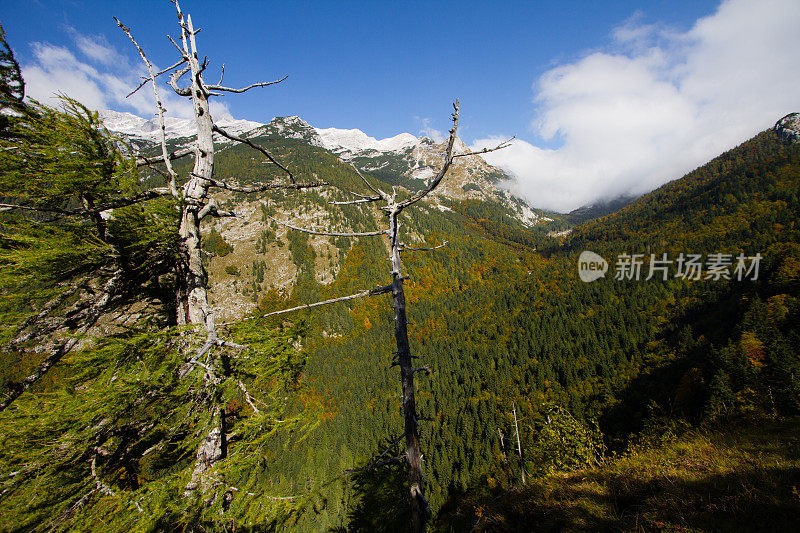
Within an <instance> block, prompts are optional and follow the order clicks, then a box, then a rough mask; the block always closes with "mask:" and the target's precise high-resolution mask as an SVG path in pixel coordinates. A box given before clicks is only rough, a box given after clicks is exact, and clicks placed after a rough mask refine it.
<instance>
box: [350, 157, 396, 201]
mask: <svg viewBox="0 0 800 533" xmlns="http://www.w3.org/2000/svg"><path fill="white" fill-rule="evenodd" d="M350 166H351V167H353V170H355V171H356V174H358V177H360V178H361V181H363V182H364V183H365V184H366V185H367V187H369V188H370V190H371V191H372V192H374V193H375V194H377V195H378V196H379V197H381V198H383V199H384V200H388V199H389V196H388V195H387V194H386V193H385V192H383V191H382V190H380V189H376V188H375V187H373V186H372V184H370V182H368V181H367V178H365V177H364V175H363V174H362V173H361V171H360V170H358V169H357V168H356V166H355V165H354V164H353V163H350ZM348 192H349V191H348ZM350 194H355V193H350ZM355 195H356V196H361V195H360V194H355ZM361 197H362V198H366V197H364V196H361Z"/></svg>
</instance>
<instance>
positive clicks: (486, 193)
mask: <svg viewBox="0 0 800 533" xmlns="http://www.w3.org/2000/svg"><path fill="white" fill-rule="evenodd" d="M100 115H101V117H102V118H103V122H104V124H105V126H106V128H108V129H109V130H110V131H113V132H116V133H119V134H122V135H124V136H125V137H127V138H128V139H129V140H130V141H131V142H132V144H133V146H134V149H135V150H146V149H147V146H148V145H149V143H156V142H158V136H159V126H158V121H157V119H155V118H153V119H150V120H147V119H144V118H141V117H138V116H136V115H134V114H132V113H123V112H119V111H102V112H101V113H100ZM217 124H219V126H220V127H222V128H224V129H225V130H227V131H229V132H231V133H233V134H235V135H241V136H244V137H247V138H256V137H270V136H280V137H283V138H289V139H297V140H300V141H304V142H306V143H308V144H309V145H311V146H315V147H319V148H324V149H326V150H328V151H330V152H332V153H334V154H336V155H337V156H338V157H339V158H340V159H342V160H343V161H345V162H348V163H351V164H353V165H355V166H356V167H357V168H358V169H359V170H361V171H362V172H367V173H369V174H372V175H374V176H376V177H378V178H379V179H381V180H383V181H385V182H387V183H390V184H392V185H396V186H399V187H403V188H406V189H409V190H412V189H419V188H421V187H424V185H425V184H426V183H427V181H428V180H430V179H432V178H433V177H434V175H435V173H436V169H438V168H440V167H441V163H442V160H443V158H444V152H445V145H444V143H441V144H437V143H436V142H434V141H433V140H431V139H430V138H428V137H419V138H418V137H415V136H414V135H411V134H410V133H400V134H398V135H395V136H394V137H389V138H386V139H375V138H374V137H370V136H368V135H367V134H366V133H364V132H363V131H361V130H358V129H340V128H315V127H313V126H311V125H310V124H309V123H308V122H306V121H304V120H303V119H301V118H300V117H298V116H288V117H275V118H274V119H272V120H271V121H270V122H269V124H262V123H259V122H253V121H250V120H243V119H234V118H233V117H224V118H222V119H220V120H218V121H217ZM193 131H194V120H193V119H180V118H174V117H167V119H166V134H167V140H168V141H170V143H172V144H174V146H176V147H182V146H187V145H188V143H189V142H190V141H191V137H192V132H193ZM214 141H215V142H217V143H220V144H227V143H231V142H232V141H230V140H228V139H226V138H224V137H222V136H220V135H218V134H215V135H214ZM455 150H456V153H464V152H467V151H469V148H468V147H467V146H466V144H464V142H463V141H462V140H461V139H457V142H456V146H455ZM515 181H516V180H515V179H514V178H513V177H511V176H509V175H508V174H506V173H505V172H504V171H502V170H500V169H499V168H496V167H493V166H491V165H490V164H488V163H487V162H486V161H485V160H484V159H483V158H482V157H480V156H477V155H474V156H468V157H462V158H458V159H456V161H455V162H454V164H453V166H452V167H451V169H450V171H449V173H448V177H447V180H446V181H445V182H444V183H442V185H441V186H440V187H439V188H438V189H437V191H436V194H435V197H436V198H439V199H451V200H491V201H494V202H499V203H501V204H503V205H504V206H505V207H506V208H508V209H509V210H510V211H511V212H512V213H513V214H514V216H515V217H516V218H517V219H518V220H520V222H522V223H523V224H526V225H529V226H532V225H534V224H536V223H537V222H539V221H540V216H539V215H538V214H537V213H535V212H534V211H533V210H532V209H531V208H530V206H529V205H528V204H527V203H526V202H525V201H523V200H522V199H521V198H519V197H517V196H515V195H514V194H512V192H511V191H513V189H514V183H515ZM440 209H446V207H444V206H440Z"/></svg>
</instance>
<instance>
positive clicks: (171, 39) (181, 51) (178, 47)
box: [167, 35, 186, 59]
mask: <svg viewBox="0 0 800 533" xmlns="http://www.w3.org/2000/svg"><path fill="white" fill-rule="evenodd" d="M167 39H169V42H171V43H172V44H173V45H175V48H176V49H177V50H178V53H179V54H180V55H181V56H183V57H184V59H186V56H184V53H183V50H181V47H180V46H178V43H176V42H175V39H173V38H172V37H171V36H170V35H167Z"/></svg>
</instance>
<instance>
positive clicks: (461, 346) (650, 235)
mask: <svg viewBox="0 0 800 533" xmlns="http://www.w3.org/2000/svg"><path fill="white" fill-rule="evenodd" d="M798 158H800V154H799V153H798V148H797V146H796V145H786V144H784V143H782V142H781V141H779V140H778V139H777V137H776V136H775V135H774V134H773V133H772V132H765V133H762V134H760V135H758V136H757V137H756V138H754V139H753V140H751V141H748V142H747V143H745V144H744V145H742V146H741V147H738V148H736V149H734V150H732V151H730V152H728V153H726V154H724V155H723V156H721V157H720V158H719V159H717V160H715V161H713V162H711V163H710V164H709V165H706V166H704V167H702V168H701V169H698V170H697V171H695V172H693V173H691V174H690V175H688V176H687V177H686V178H684V179H682V180H677V181H675V182H672V183H670V184H668V185H666V186H664V187H662V188H661V189H659V190H658V191H656V192H654V193H653V194H651V195H648V196H646V197H644V198H642V199H640V200H638V201H636V202H634V203H633V204H632V205H630V206H628V207H627V208H625V209H623V210H622V211H620V212H619V213H617V214H614V215H610V216H607V217H605V218H603V219H601V220H599V221H596V222H591V223H589V224H587V225H585V226H582V227H580V228H578V229H577V230H576V231H575V232H574V235H573V236H572V237H571V238H568V239H567V241H566V242H565V243H564V244H558V243H557V242H555V241H554V240H552V239H549V240H548V239H546V238H545V237H544V236H543V235H541V234H537V233H534V232H528V233H526V230H525V229H524V228H522V227H520V226H519V225H517V224H515V223H513V221H512V220H510V219H508V218H506V217H507V215H504V214H503V213H502V212H499V211H497V209H496V208H493V207H491V205H490V204H489V205H480V204H476V203H462V204H459V205H455V206H454V212H441V211H439V210H433V209H431V210H427V211H424V212H423V213H421V214H419V215H418V216H416V217H414V218H413V219H412V220H410V221H409V224H408V226H409V230H410V231H412V232H416V231H418V232H419V233H420V234H421V235H425V236H426V237H427V239H428V242H432V243H438V242H441V241H443V240H447V241H448V245H447V247H445V248H443V249H441V250H437V251H436V252H433V253H430V254H426V255H421V254H415V255H407V256H406V258H405V261H406V264H407V268H408V270H409V272H410V275H411V283H410V285H409V298H410V299H411V300H412V302H413V305H412V307H411V313H410V316H409V319H410V320H411V321H412V323H413V327H412V330H411V336H412V339H411V340H412V346H413V349H414V353H415V355H418V356H419V357H420V361H421V362H422V363H424V364H429V365H431V366H432V367H433V368H434V373H433V375H432V376H431V377H430V378H422V380H421V381H422V383H421V384H420V390H419V393H418V398H419V404H420V410H421V412H422V413H423V415H424V416H426V417H429V418H432V419H433V420H432V421H431V422H429V423H428V424H427V425H426V426H424V427H423V431H424V432H423V438H424V439H425V446H426V449H427V450H428V455H427V456H426V472H427V475H428V476H429V479H430V480H431V485H430V486H431V501H432V503H433V504H434V506H435V507H440V506H442V505H444V504H445V502H446V501H447V500H448V498H452V497H454V496H455V495H458V494H459V493H461V492H462V491H464V490H468V489H469V487H470V486H471V485H472V484H473V483H476V482H479V480H483V481H482V482H483V483H485V482H491V483H501V484H503V483H512V482H514V480H518V478H519V469H520V465H519V458H518V457H517V456H516V451H515V449H514V447H513V446H512V445H511V444H510V439H511V436H512V435H513V431H514V428H513V425H512V422H513V421H512V418H511V410H512V407H513V406H516V408H517V411H518V416H519V419H520V426H521V429H520V433H521V439H522V443H523V448H524V449H525V450H526V451H527V453H526V457H525V458H524V459H525V461H524V463H525V469H526V472H527V473H528V475H529V476H531V475H537V474H542V473H546V472H550V471H553V470H557V469H559V468H561V469H563V468H572V467H576V466H578V465H586V464H591V463H592V462H593V461H594V460H596V459H597V457H598V456H599V455H600V454H601V453H602V451H603V448H604V446H610V447H611V448H613V449H615V450H619V449H621V448H623V447H624V446H625V445H626V443H627V440H628V436H629V435H630V434H631V433H634V432H637V431H639V430H641V428H642V427H643V425H644V424H645V422H647V424H650V425H652V423H653V422H652V421H653V420H655V419H657V418H659V417H663V418H675V417H683V418H686V419H688V420H692V421H697V420H700V419H702V418H704V417H705V418H708V417H719V416H734V415H735V413H738V412H742V411H752V410H761V411H766V412H777V413H784V414H789V413H793V412H796V409H797V397H798V396H797V393H798V390H797V386H796V380H794V378H793V376H794V375H797V372H799V371H800V368H798V356H797V354H798V348H800V345H798V332H797V326H796V324H797V323H800V320H798V303H797V302H798V299H797V296H798V295H797V289H798V275H797V271H798V268H797V267H798V257H800V256H798V249H799V248H800V247H798V245H797V242H798V241H799V240H798V234H797V231H798V228H797V227H796V225H795V222H794V221H795V220H796V219H797V216H798V213H799V212H800V206H798V202H797V195H796V190H797V182H798V178H800V166H799V165H798V161H799V159H798ZM731 198H733V200H731ZM539 243H540V244H539ZM537 244H538V247H539V251H538V252H537V251H535V250H534V248H535V247H536V246H537ZM363 246H365V245H364V244H360V245H358V246H356V247H355V248H354V249H353V250H352V251H351V252H350V253H349V254H348V256H347V258H346V260H345V263H344V265H343V268H342V271H341V272H340V274H339V276H338V278H337V281H336V282H335V283H334V285H333V286H332V287H331V288H330V289H327V288H326V290H331V291H332V292H333V293H336V294H339V293H342V294H344V293H345V292H346V291H345V290H342V291H339V289H338V287H348V288H350V287H354V286H357V285H359V283H363V282H361V280H368V282H372V280H375V281H374V282H376V283H377V282H379V281H380V275H381V269H380V268H378V269H377V270H376V269H375V268H374V262H380V261H381V260H382V255H381V253H380V251H379V250H375V251H374V252H373V254H368V253H365V250H363V249H362V248H363ZM583 249H590V250H593V251H595V252H597V253H599V254H601V255H602V256H603V257H605V258H606V259H607V260H608V261H609V262H610V265H609V272H608V274H607V276H606V277H605V278H603V279H601V280H598V281H596V282H594V283H591V284H586V283H583V282H581V281H580V280H579V279H578V276H577V268H576V267H577V264H576V263H577V255H578V253H579V252H580V251H582V250H583ZM542 251H543V252H544V254H543V253H539V252H542ZM681 252H684V253H687V254H688V253H698V254H701V255H702V256H703V261H706V260H707V259H708V255H709V254H713V253H718V252H719V253H728V254H731V255H732V256H733V258H732V264H731V266H730V272H731V273H733V267H734V266H735V263H736V260H735V257H736V255H737V254H739V253H743V254H745V255H746V257H751V256H754V255H755V254H756V253H759V254H760V255H761V256H762V257H763V259H762V260H761V263H760V271H759V277H758V279H757V280H755V281H753V280H752V279H749V278H748V279H742V280H738V279H736V277H735V276H734V277H733V279H730V280H726V279H724V278H722V279H720V280H717V281H714V280H712V279H708V280H699V281H688V280H685V279H679V278H678V279H676V278H675V277H674V273H675V267H676V265H675V264H674V263H673V264H672V265H671V268H672V270H671V271H670V275H669V276H668V279H667V280H663V279H661V277H660V276H656V277H655V278H654V279H651V280H648V281H645V278H646V277H647V273H648V269H649V265H650V254H651V253H652V254H655V255H656V257H659V258H660V257H661V254H662V253H667V254H668V257H670V258H672V259H675V258H677V256H678V254H680V253H681ZM622 253H628V254H632V253H641V254H642V255H643V256H645V258H644V261H643V265H642V267H641V268H642V276H641V280H640V281H635V280H627V279H621V280H615V279H613V278H614V274H615V267H616V265H615V259H616V258H617V256H618V255H619V254H622ZM370 265H373V266H370ZM750 277H752V272H751V276H750ZM388 321H390V310H389V308H388V304H387V303H386V302H373V301H369V302H361V303H357V304H354V305H353V306H344V305H342V306H341V307H340V308H338V309H336V310H331V311H328V312H325V313H317V314H315V315H314V316H313V318H312V319H311V321H310V322H311V323H319V324H325V326H324V327H323V329H324V330H325V332H326V333H325V335H324V336H323V335H321V333H320V337H318V338H319V340H317V341H312V345H311V350H312V351H313V353H314V356H313V357H312V358H311V360H310V362H309V367H308V375H309V379H310V381H311V383H312V384H313V386H314V388H315V389H316V390H317V391H318V392H319V393H320V394H321V395H322V396H323V397H324V398H325V399H326V401H327V402H329V403H328V409H329V412H330V416H331V418H330V420H327V421H324V422H323V423H322V424H321V425H320V427H319V428H318V429H317V430H316V431H315V432H314V433H313V434H312V435H311V436H310V437H309V439H307V441H305V442H304V443H302V444H301V445H299V448H295V447H293V448H291V449H290V450H289V451H287V453H288V454H289V455H282V454H281V453H278V455H277V457H282V458H283V460H282V461H280V463H279V465H276V468H277V469H279V470H280V469H283V468H288V469H289V470H290V471H287V472H286V473H285V474H283V475H284V476H285V477H286V478H288V479H295V480H303V479H305V480H307V481H305V483H307V484H308V486H312V487H315V488H316V490H319V493H320V496H319V498H320V500H319V505H320V506H321V507H324V509H323V508H321V507H320V508H318V509H317V511H318V512H321V513H322V514H321V515H317V514H314V515H313V516H312V518H309V520H310V522H306V523H305V524H306V527H313V526H311V525H310V524H311V523H315V524H317V525H320V524H326V523H327V524H328V525H331V526H332V525H335V524H341V523H342V522H341V520H342V513H343V512H344V511H349V512H350V513H351V516H350V519H352V521H353V522H352V523H354V524H365V523H371V524H372V525H373V526H375V523H372V522H368V520H371V519H374V518H375V517H374V516H373V517H372V518H370V514H369V511H368V509H371V508H372V505H373V504H372V503H369V502H370V498H371V497H372V496H371V494H372V493H376V494H385V491H386V490H390V487H387V486H386V485H384V484H382V481H381V480H382V479H384V480H389V479H392V475H391V469H387V472H386V477H385V478H382V477H381V476H378V475H366V474H362V475H360V477H358V476H357V477H356V478H354V479H352V480H350V481H348V480H347V479H345V480H344V481H342V482H341V484H340V483H339V482H337V480H339V481H341V480H342V478H341V474H342V472H343V471H344V470H345V469H346V468H350V467H353V466H358V465H363V464H365V463H366V462H367V461H368V459H369V457H371V456H372V455H374V454H376V453H378V452H380V451H382V450H383V448H384V447H385V443H386V442H387V439H388V441H391V440H392V439H393V438H394V437H396V435H393V434H391V430H390V428H395V427H398V426H397V422H398V416H399V415H398V413H399V405H398V403H397V400H396V398H397V388H396V387H397V386H396V383H395V382H394V379H393V375H392V373H390V371H389V369H388V366H389V363H390V361H391V342H390V338H389V336H388V331H387V329H386V328H385V327H380V326H381V325H383V324H386V323H387V322H388ZM331 334H333V335H331ZM596 424H599V429H600V430H601V431H602V432H603V434H604V436H605V437H604V440H603V441H602V442H601V441H598V440H597V437H596V435H597V434H596V433H593V431H595V430H594V429H592V428H597V427H598V426H597V425H596ZM498 430H499V432H498ZM500 433H502V434H503V436H504V439H503V440H501V438H500ZM570 439H572V440H571V441H570V442H574V443H575V445H574V446H572V447H564V446H557V445H555V444H554V443H558V442H564V441H565V440H568V441H569V440H570ZM501 443H502V444H501ZM587 445H588V446H589V447H591V449H592V450H594V451H593V452H592V453H591V454H588V455H587V454H586V453H583V454H582V455H581V454H579V453H578V451H580V450H585V449H586V447H585V446H587ZM297 454H299V455H300V456H303V457H307V458H308V459H307V460H306V461H305V463H306V466H305V467H304V466H302V464H298V463H296V462H292V461H290V460H289V459H288V457H289V456H291V455H294V456H296V455H297ZM331 457H334V458H336V460H331ZM282 465H284V466H282ZM487 476H488V478H487ZM487 479H488V480H489V481H486V480H487ZM387 483H388V481H387ZM323 501H327V507H325V506H324V505H323ZM381 501H382V502H383V504H384V505H386V500H385V498H384V499H383V500H381ZM397 501H398V502H401V501H402V498H400V497H399V496H398V499H397ZM333 502H336V503H333ZM397 512H399V513H401V514H402V509H398V511H397ZM365 521H367V522H365ZM364 527H366V526H364Z"/></svg>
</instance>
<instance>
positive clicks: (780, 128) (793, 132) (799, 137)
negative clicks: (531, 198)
mask: <svg viewBox="0 0 800 533" xmlns="http://www.w3.org/2000/svg"><path fill="white" fill-rule="evenodd" d="M775 131H776V132H777V133H778V135H780V136H781V137H783V138H784V139H786V140H787V141H791V142H800V113H789V114H788V115H786V116H785V117H783V118H782V119H780V120H779V121H778V122H777V123H776V124H775Z"/></svg>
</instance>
